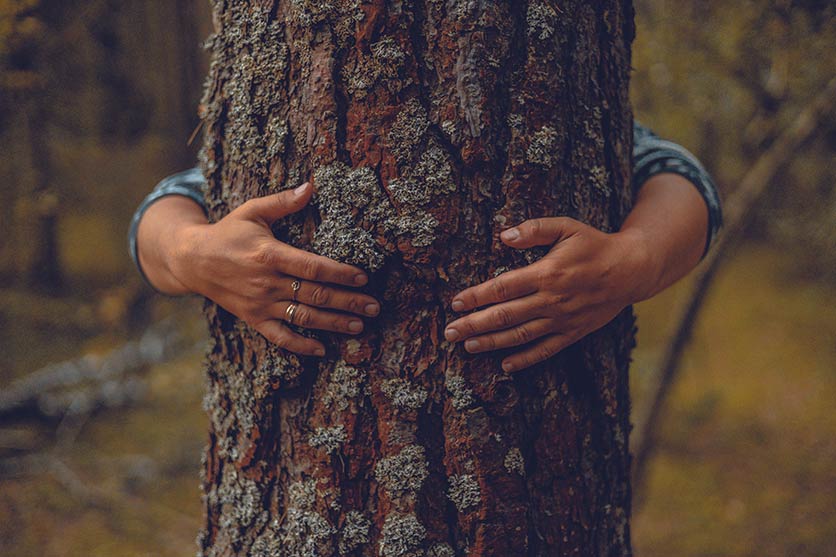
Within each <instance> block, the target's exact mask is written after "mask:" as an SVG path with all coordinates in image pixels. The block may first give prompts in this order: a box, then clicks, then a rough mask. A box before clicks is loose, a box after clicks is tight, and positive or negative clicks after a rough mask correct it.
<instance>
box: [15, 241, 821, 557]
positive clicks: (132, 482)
mask: <svg viewBox="0 0 836 557" xmlns="http://www.w3.org/2000/svg"><path fill="white" fill-rule="evenodd" d="M687 286H688V285H687V283H686V284H680V285H678V286H677V287H675V288H673V289H671V290H669V291H668V292H665V293H663V294H662V295H660V296H658V297H657V298H655V299H654V300H651V301H648V302H645V303H643V304H641V305H640V306H639V307H638V314H639V328H640V332H639V345H638V348H637V349H636V351H635V353H634V356H635V361H634V364H633V368H632V383H633V390H634V406H635V407H637V408H638V407H639V406H640V405H641V404H642V402H643V401H644V398H643V397H645V396H646V392H647V384H646V383H647V380H648V377H649V372H650V370H652V369H653V366H654V365H655V364H656V363H657V362H658V359H659V357H660V354H661V350H662V349H663V347H664V343H665V341H666V338H667V337H666V335H667V334H668V333H669V331H670V328H671V326H672V325H673V320H674V319H675V316H676V311H672V308H674V309H675V308H676V307H678V304H680V303H682V302H683V300H684V299H685V297H686V296H687V292H688V288H687ZM834 299H836V285H832V284H831V285H827V284H822V283H820V282H816V281H814V280H809V279H808V280H801V279H799V278H797V277H796V276H794V275H793V273H792V261H791V258H789V257H787V256H786V254H783V253H779V252H778V250H777V249H774V248H769V247H764V246H747V247H746V248H745V249H744V250H742V251H741V252H739V253H738V254H736V255H735V256H734V258H733V260H732V261H731V262H730V263H729V265H728V266H727V267H726V268H725V270H724V271H723V272H721V274H720V276H719V277H718V281H717V283H716V284H715V286H714V289H713V290H712V292H711V294H710V296H709V299H708V302H707V306H706V308H705V312H704V314H703V315H702V318H701V319H700V322H699V326H698V327H697V331H696V334H695V338H694V340H693V343H692V345H691V347H690V348H689V350H688V352H687V356H686V359H685V367H684V369H683V373H682V375H681V377H680V380H679V382H678V384H677V386H676V388H675V389H674V392H673V393H672V397H671V400H670V404H669V409H670V410H669V412H667V413H666V414H665V417H664V425H663V427H662V439H661V443H660V446H659V448H658V451H657V452H656V454H655V456H654V458H653V460H652V461H651V463H650V468H649V478H648V483H647V491H646V492H645V493H644V494H643V501H644V502H643V504H642V506H641V507H640V508H637V509H635V512H634V519H633V539H634V545H635V552H636V555H638V556H639V557H655V556H664V557H671V556H677V557H679V556H681V557H690V556H694V557H697V556H747V557H748V556H752V557H755V556H757V557H770V556H779V555H804V556H806V557H816V556H825V555H832V554H833V553H832V552H833V547H834V546H836V513H834V512H833V501H834V500H836V467H834V466H833V462H834V460H836V413H834V412H833V401H834V400H836V304H833V300H834ZM165 303H166V304H169V307H170V308H177V311H180V312H183V311H185V312H186V314H187V315H191V316H192V317H190V318H189V320H188V323H187V325H188V329H189V330H190V331H191V333H190V334H195V335H197V336H198V337H199V336H200V334H205V333H203V329H202V325H201V323H200V312H199V304H198V303H197V301H196V300H194V299H192V300H187V301H185V302H183V303H179V304H173V305H171V304H172V302H170V301H166V302H165ZM59 309H60V308H59ZM9 311H11V310H10V309H9V306H8V304H7V303H5V302H3V300H2V299H0V323H2V324H3V325H4V327H3V328H4V333H3V334H4V335H11V336H6V338H5V339H4V341H3V345H4V351H5V352H6V357H7V358H6V362H4V365H3V367H0V385H6V384H8V383H9V381H10V380H11V379H12V377H13V376H15V375H19V374H20V371H19V370H21V369H34V367H37V366H38V365H43V364H44V363H46V362H49V361H52V360H54V359H57V358H60V357H69V356H70V355H73V354H74V353H77V352H78V350H79V349H83V350H96V349H98V350H102V349H104V348H105V347H106V346H107V345H108V344H109V343H113V342H114V341H115V339H114V338H113V337H112V336H111V337H107V338H96V339H94V340H88V341H85V342H81V341H80V340H79V338H74V337H73V336H72V335H71V334H64V333H62V329H61V327H60V326H58V325H52V326H47V325H45V324H44V323H43V320H42V319H41V320H40V321H38V322H37V323H33V324H31V326H30V327H29V328H27V326H28V325H27V324H26V323H20V322H18V321H16V322H15V323H16V326H15V327H9V326H8V324H9V322H10V316H9V315H8V313H9ZM4 313H5V315H4ZM74 330H76V331H77V330H78V327H76V328H75V329H74ZM195 331H196V332H195ZM42 346H44V347H45V348H43V349H42V348H40V347H42ZM35 347H38V348H37V350H35ZM33 351H34V352H33ZM33 354H36V355H33ZM40 360H43V361H40ZM10 361H11V362H12V364H13V365H12V364H10ZM144 377H145V379H146V381H147V384H148V387H149V390H148V394H147V396H146V398H145V399H144V400H143V401H142V402H141V403H139V404H136V405H133V406H130V407H127V408H121V409H117V410H110V411H104V412H100V413H97V414H95V415H93V416H91V417H90V419H89V420H86V421H84V422H83V423H81V424H79V430H78V432H77V435H74V436H72V438H71V439H70V440H69V442H66V441H65V442H63V443H61V444H59V445H56V443H55V442H54V436H53V434H52V433H51V432H53V431H54V430H55V427H54V424H53V425H52V426H49V427H48V426H46V425H43V424H42V425H40V426H33V425H32V424H29V423H0V555H10V556H20V557H27V556H30V555H31V556H36V555H37V556H46V557H58V556H75V555H79V556H81V555H83V556H85V557H88V556H89V557H98V556H101V557H111V556H113V555H119V556H122V557H133V556H137V557H139V556H146V555H155V556H156V555H159V556H165V557H167V556H183V555H191V554H193V553H194V551H195V545H194V538H195V534H196V533H197V530H198V527H199V521H200V492H199V489H198V468H199V465H200V464H199V461H200V451H201V449H202V446H203V444H204V441H205V438H206V434H205V429H206V425H207V420H206V416H205V414H204V413H203V410H202V409H201V398H202V391H203V379H202V375H201V356H200V355H199V354H195V353H191V354H188V355H184V356H182V357H179V358H177V359H175V360H172V361H169V362H166V363H165V364H161V365H157V366H154V367H152V368H151V369H148V370H147V371H146V372H145V373H144ZM33 448H36V449H37V450H32V449H33Z"/></svg>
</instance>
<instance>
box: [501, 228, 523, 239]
mask: <svg viewBox="0 0 836 557" xmlns="http://www.w3.org/2000/svg"><path fill="white" fill-rule="evenodd" d="M500 236H502V239H503V240H508V241H511V240H516V239H517V238H519V237H520V231H519V230H517V229H516V228H509V229H508V230H506V231H505V232H503V233H502V234H500Z"/></svg>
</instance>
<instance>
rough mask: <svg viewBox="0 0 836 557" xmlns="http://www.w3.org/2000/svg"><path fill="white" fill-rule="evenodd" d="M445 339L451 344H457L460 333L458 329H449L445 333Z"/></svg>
mask: <svg viewBox="0 0 836 557" xmlns="http://www.w3.org/2000/svg"><path fill="white" fill-rule="evenodd" d="M444 338H446V339H447V340H449V341H450V342H456V339H457V338H459V332H458V331H457V330H456V329H447V330H446V331H444Z"/></svg>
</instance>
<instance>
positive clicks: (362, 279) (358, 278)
mask: <svg viewBox="0 0 836 557" xmlns="http://www.w3.org/2000/svg"><path fill="white" fill-rule="evenodd" d="M367 280H369V279H368V278H367V277H366V275H364V274H363V273H360V274H358V275H354V284H366V281H367Z"/></svg>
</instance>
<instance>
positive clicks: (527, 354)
mask: <svg viewBox="0 0 836 557" xmlns="http://www.w3.org/2000/svg"><path fill="white" fill-rule="evenodd" d="M573 342H574V339H572V338H571V337H570V336H568V335H565V334H562V333H555V334H553V335H550V336H548V337H546V338H544V339H542V340H540V341H537V342H535V343H534V344H533V345H532V346H531V347H530V348H526V349H525V350H521V351H520V352H517V353H516V354H514V355H512V356H508V357H507V358H505V359H504V360H502V369H503V370H504V371H506V372H513V371H520V370H521V369H525V368H527V367H530V366H533V365H534V364H536V363H538V362H542V361H543V360H546V359H548V358H550V357H552V356H554V355H555V354H557V353H558V352H560V351H561V350H563V349H564V348H566V347H567V346H569V345H570V344H572V343H573Z"/></svg>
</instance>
